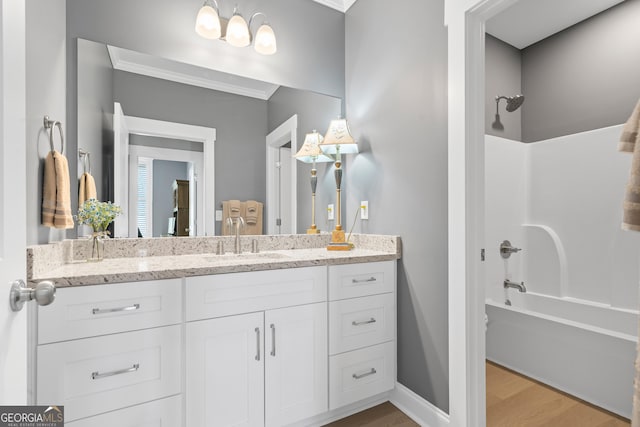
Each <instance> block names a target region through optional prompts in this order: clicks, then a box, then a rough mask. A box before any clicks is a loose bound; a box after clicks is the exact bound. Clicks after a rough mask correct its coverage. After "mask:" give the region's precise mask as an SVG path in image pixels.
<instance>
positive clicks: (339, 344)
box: [329, 293, 396, 354]
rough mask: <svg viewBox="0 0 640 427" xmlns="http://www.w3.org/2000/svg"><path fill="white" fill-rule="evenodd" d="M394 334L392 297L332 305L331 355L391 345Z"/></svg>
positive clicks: (330, 322) (385, 295) (330, 311)
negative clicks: (372, 346)
mask: <svg viewBox="0 0 640 427" xmlns="http://www.w3.org/2000/svg"><path fill="white" fill-rule="evenodd" d="M395 334H396V311H395V294H393V293H387V294H381V295H372V296H369V297H363V298H353V299H346V300H341V301H332V302H331V303H329V354H338V353H344V352H346V351H350V350H355V349H358V348H362V347H367V346H371V345H374V344H380V343H383V342H385V341H391V340H392V339H394V337H395Z"/></svg>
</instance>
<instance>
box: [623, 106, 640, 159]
mask: <svg viewBox="0 0 640 427" xmlns="http://www.w3.org/2000/svg"><path fill="white" fill-rule="evenodd" d="M638 132H640V100H639V101H638V103H637V104H636V108H635V109H634V110H633V113H631V117H629V120H627V123H625V125H624V128H623V129H622V135H620V142H619V143H618V151H625V152H627V153H633V149H634V147H635V146H636V141H637V139H638Z"/></svg>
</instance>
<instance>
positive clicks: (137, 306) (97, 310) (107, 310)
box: [91, 304, 140, 314]
mask: <svg viewBox="0 0 640 427" xmlns="http://www.w3.org/2000/svg"><path fill="white" fill-rule="evenodd" d="M138 309H140V304H133V305H130V306H127V307H117V308H94V309H93V310H91V313H93V314H107V313H117V312H120V311H133V310H138Z"/></svg>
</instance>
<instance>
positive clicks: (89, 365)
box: [37, 325, 182, 421]
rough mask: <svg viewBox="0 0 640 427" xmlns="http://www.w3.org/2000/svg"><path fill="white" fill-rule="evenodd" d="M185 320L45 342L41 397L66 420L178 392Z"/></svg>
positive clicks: (40, 357) (41, 360)
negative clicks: (58, 407)
mask: <svg viewBox="0 0 640 427" xmlns="http://www.w3.org/2000/svg"><path fill="white" fill-rule="evenodd" d="M181 330H182V327H181V326H180V325H174V326H165V327H163V328H155V329H148V330H144V331H136V332H126V333H122V334H116V335H107V336H103V337H96V338H86V339H82V340H75V341H66V342H61V343H54V344H46V345H40V346H38V348H37V360H38V362H37V365H38V371H37V372H38V375H37V402H38V404H41V405H50V404H61V405H64V407H65V408H64V409H65V419H66V420H67V421H73V420H77V419H79V418H85V417H90V416H93V415H97V414H101V413H104V412H108V411H113V410H115V409H121V408H123V407H126V406H132V405H137V404H139V403H143V402H148V401H151V400H155V399H159V398H163V397H167V396H171V395H174V394H179V393H180V391H181V367H182V362H181V354H182V353H181V348H182V346H181V343H182V340H181V336H182V333H181Z"/></svg>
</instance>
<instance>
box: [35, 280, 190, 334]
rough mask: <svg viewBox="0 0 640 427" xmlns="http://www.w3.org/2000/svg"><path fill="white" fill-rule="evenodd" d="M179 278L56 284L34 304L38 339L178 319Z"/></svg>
mask: <svg viewBox="0 0 640 427" xmlns="http://www.w3.org/2000/svg"><path fill="white" fill-rule="evenodd" d="M181 284H182V280H181V279H171V280H158V281H148V282H136V283H114V284H109V285H96V286H81V287H73V288H71V287H69V288H60V289H58V290H57V291H56V300H55V302H54V303H53V304H51V305H49V306H46V307H38V343H39V344H46V343H52V342H57V341H66V340H70V339H76V338H85V337H93V336H98V335H106V334H112V333H116V332H125V331H131V330H136V329H144V328H151V327H156V326H165V325H172V324H177V323H180V322H181V321H182V291H181Z"/></svg>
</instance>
